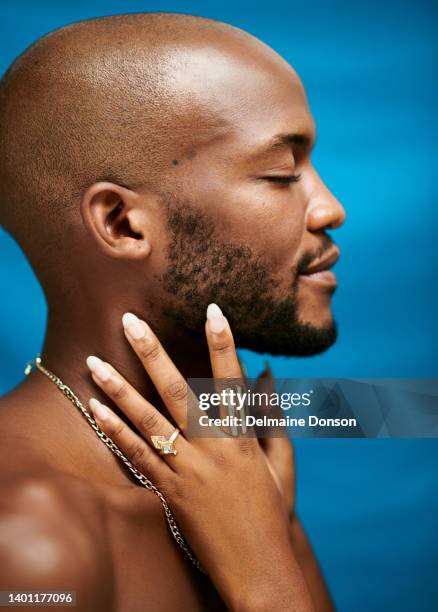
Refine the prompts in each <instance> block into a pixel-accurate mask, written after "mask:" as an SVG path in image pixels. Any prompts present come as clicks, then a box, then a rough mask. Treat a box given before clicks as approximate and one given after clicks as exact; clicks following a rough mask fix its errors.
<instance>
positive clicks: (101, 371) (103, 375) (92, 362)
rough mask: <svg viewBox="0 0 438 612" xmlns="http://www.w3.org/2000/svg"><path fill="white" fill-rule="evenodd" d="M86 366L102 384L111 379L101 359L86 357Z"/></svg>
mask: <svg viewBox="0 0 438 612" xmlns="http://www.w3.org/2000/svg"><path fill="white" fill-rule="evenodd" d="M87 366H88V367H89V368H90V370H91V371H92V372H93V374H94V375H95V376H96V377H97V378H98V379H99V380H101V381H102V382H105V381H107V380H108V379H109V378H111V370H110V369H109V368H108V366H106V365H105V364H104V363H103V361H102V360H101V359H99V357H95V356H94V355H90V356H89V357H87Z"/></svg>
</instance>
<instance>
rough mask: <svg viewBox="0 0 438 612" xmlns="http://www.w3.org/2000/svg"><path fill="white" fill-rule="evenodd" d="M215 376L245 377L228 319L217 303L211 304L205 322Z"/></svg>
mask: <svg viewBox="0 0 438 612" xmlns="http://www.w3.org/2000/svg"><path fill="white" fill-rule="evenodd" d="M205 333H206V335H207V343H208V350H209V352H210V361H211V368H212V372H213V377H214V378H243V373H242V368H241V366H240V363H239V359H238V357H237V353H236V347H235V345H234V339H233V334H232V333H231V329H230V326H229V324H228V321H227V320H226V318H225V317H224V315H223V314H222V311H221V309H220V308H219V306H218V305H217V304H209V306H208V308H207V321H206V323H205Z"/></svg>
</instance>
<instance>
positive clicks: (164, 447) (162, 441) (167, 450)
mask: <svg viewBox="0 0 438 612" xmlns="http://www.w3.org/2000/svg"><path fill="white" fill-rule="evenodd" d="M178 435H179V429H175V431H174V432H173V433H172V435H171V436H170V438H169V439H168V440H166V438H165V437H164V436H151V440H152V444H153V445H154V448H156V449H157V451H159V453H160V455H176V454H177V453H178V451H177V450H175V449H174V448H173V443H174V442H175V440H176V438H177V437H178Z"/></svg>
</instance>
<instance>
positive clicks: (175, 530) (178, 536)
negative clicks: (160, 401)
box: [24, 356, 205, 573]
mask: <svg viewBox="0 0 438 612" xmlns="http://www.w3.org/2000/svg"><path fill="white" fill-rule="evenodd" d="M33 366H35V367H36V368H37V369H38V370H39V371H40V372H42V373H43V374H45V375H46V376H47V378H48V379H49V380H51V381H52V382H53V383H55V385H56V386H57V387H58V389H59V390H60V391H61V392H62V393H63V394H64V395H65V396H66V397H67V398H68V399H69V400H70V401H71V403H72V404H74V405H75V406H76V408H78V410H79V411H80V412H81V413H82V414H83V416H84V417H85V418H86V419H87V421H88V423H89V425H90V426H91V428H92V429H93V430H94V432H95V433H96V435H97V437H98V438H99V439H100V440H101V441H102V442H103V443H104V444H105V446H107V447H108V448H109V449H110V450H111V451H112V452H113V453H114V454H115V455H116V456H117V457H118V458H119V459H120V460H121V461H123V463H124V464H125V465H126V467H127V468H128V469H129V470H130V471H131V472H132V473H133V474H134V476H135V477H136V479H137V480H138V481H139V482H140V483H141V484H142V485H143V486H144V487H145V488H146V489H148V490H149V491H152V492H153V493H155V495H156V496H157V497H158V499H159V500H160V502H161V505H162V506H163V510H164V514H165V517H166V520H167V524H168V525H169V529H170V532H171V534H172V536H173V538H174V540H175V541H176V542H177V544H178V546H179V547H180V548H181V549H182V550H183V551H184V553H185V554H186V556H187V557H188V559H190V561H191V562H192V563H193V565H194V566H195V567H196V568H197V569H198V570H199V571H201V572H202V573H205V571H204V569H203V568H202V566H201V564H200V563H199V561H198V559H197V558H196V557H195V555H194V554H193V553H192V551H191V550H190V548H189V545H188V544H187V543H186V541H185V540H184V537H183V535H182V533H181V531H180V529H179V527H178V525H177V523H176V520H175V517H174V516H173V513H172V511H171V509H170V507H169V504H168V503H167V500H166V498H165V497H164V495H163V494H162V493H161V491H160V490H159V489H158V488H157V487H156V486H155V485H154V484H153V482H151V481H150V480H149V478H147V477H146V476H145V475H144V474H142V473H141V472H140V471H139V470H137V468H136V467H135V466H134V465H133V464H132V463H131V462H130V461H129V459H128V458H127V457H126V456H125V455H124V454H123V453H122V451H121V450H120V448H119V447H118V446H117V444H116V443H115V442H114V441H113V440H112V439H111V438H110V437H109V436H107V435H106V433H105V432H104V431H102V429H101V428H100V427H99V425H98V424H97V423H96V421H95V420H94V419H93V417H92V416H91V414H90V413H89V412H88V410H87V409H86V408H85V406H84V405H83V404H82V402H81V401H80V399H79V398H78V396H77V395H76V394H75V393H74V392H73V391H72V389H70V387H68V386H67V385H66V384H65V383H63V382H62V380H61V379H60V378H58V376H56V374H53V372H51V371H50V370H48V369H47V368H45V367H44V366H43V365H42V363H41V357H40V356H38V357H36V359H35V360H34V361H29V363H28V364H27V365H26V368H25V370H24V373H25V374H26V376H28V375H29V374H30V373H31V371H32V368H33Z"/></svg>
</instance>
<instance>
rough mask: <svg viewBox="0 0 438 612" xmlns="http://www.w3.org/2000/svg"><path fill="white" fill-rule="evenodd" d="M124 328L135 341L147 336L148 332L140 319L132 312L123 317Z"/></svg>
mask: <svg viewBox="0 0 438 612" xmlns="http://www.w3.org/2000/svg"><path fill="white" fill-rule="evenodd" d="M122 323H123V327H124V328H125V330H126V332H127V333H128V334H129V335H130V336H131V338H132V339H133V340H140V338H144V336H145V335H146V330H145V328H144V326H143V324H142V322H141V321H140V319H139V318H138V317H136V316H135V314H132V312H126V313H125V314H124V315H123V317H122Z"/></svg>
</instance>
